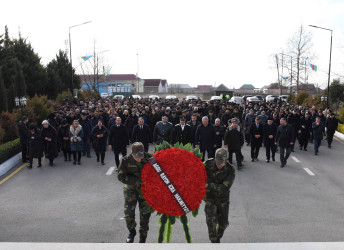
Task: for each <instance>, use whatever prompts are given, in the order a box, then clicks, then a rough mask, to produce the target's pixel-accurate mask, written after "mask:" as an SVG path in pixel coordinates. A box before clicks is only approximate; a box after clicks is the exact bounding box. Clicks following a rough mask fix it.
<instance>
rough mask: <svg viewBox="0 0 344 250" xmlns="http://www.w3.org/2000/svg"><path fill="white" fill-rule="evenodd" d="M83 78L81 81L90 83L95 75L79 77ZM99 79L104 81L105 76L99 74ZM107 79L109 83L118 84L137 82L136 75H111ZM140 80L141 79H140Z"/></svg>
mask: <svg viewBox="0 0 344 250" xmlns="http://www.w3.org/2000/svg"><path fill="white" fill-rule="evenodd" d="M79 76H80V78H81V81H89V80H90V79H93V77H94V75H79ZM98 77H99V79H101V80H103V75H102V74H98ZM105 79H106V81H107V82H118V81H136V80H137V78H136V75H135V74H110V75H108V76H105ZM139 79H140V78H139Z"/></svg>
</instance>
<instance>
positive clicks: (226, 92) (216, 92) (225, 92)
mask: <svg viewBox="0 0 344 250" xmlns="http://www.w3.org/2000/svg"><path fill="white" fill-rule="evenodd" d="M214 95H217V96H220V95H222V96H226V95H229V96H230V97H232V96H233V91H232V90H230V89H229V88H227V87H226V86H225V85H223V84H220V85H219V86H218V87H216V88H215V90H214Z"/></svg>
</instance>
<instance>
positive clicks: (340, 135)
mask: <svg viewBox="0 0 344 250" xmlns="http://www.w3.org/2000/svg"><path fill="white" fill-rule="evenodd" d="M334 136H335V137H337V138H339V139H341V140H343V141H344V134H342V133H340V132H338V131H336V132H335V133H334Z"/></svg>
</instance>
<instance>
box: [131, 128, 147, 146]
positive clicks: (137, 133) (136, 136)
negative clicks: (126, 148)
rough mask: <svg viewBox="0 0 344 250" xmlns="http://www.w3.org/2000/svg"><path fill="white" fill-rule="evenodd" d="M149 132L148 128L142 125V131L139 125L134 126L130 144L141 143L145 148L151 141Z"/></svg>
mask: <svg viewBox="0 0 344 250" xmlns="http://www.w3.org/2000/svg"><path fill="white" fill-rule="evenodd" d="M150 135H151V132H150V129H149V126H148V125H146V124H143V125H142V129H141V128H140V125H139V124H136V125H135V126H134V128H133V133H132V136H131V141H132V142H142V144H143V145H145V146H147V145H148V143H150V141H151V139H150V138H151V136H150Z"/></svg>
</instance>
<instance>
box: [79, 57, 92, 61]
mask: <svg viewBox="0 0 344 250" xmlns="http://www.w3.org/2000/svg"><path fill="white" fill-rule="evenodd" d="M91 57H92V56H82V57H81V58H82V60H84V61H87V60H88V59H90V58H91Z"/></svg>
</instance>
